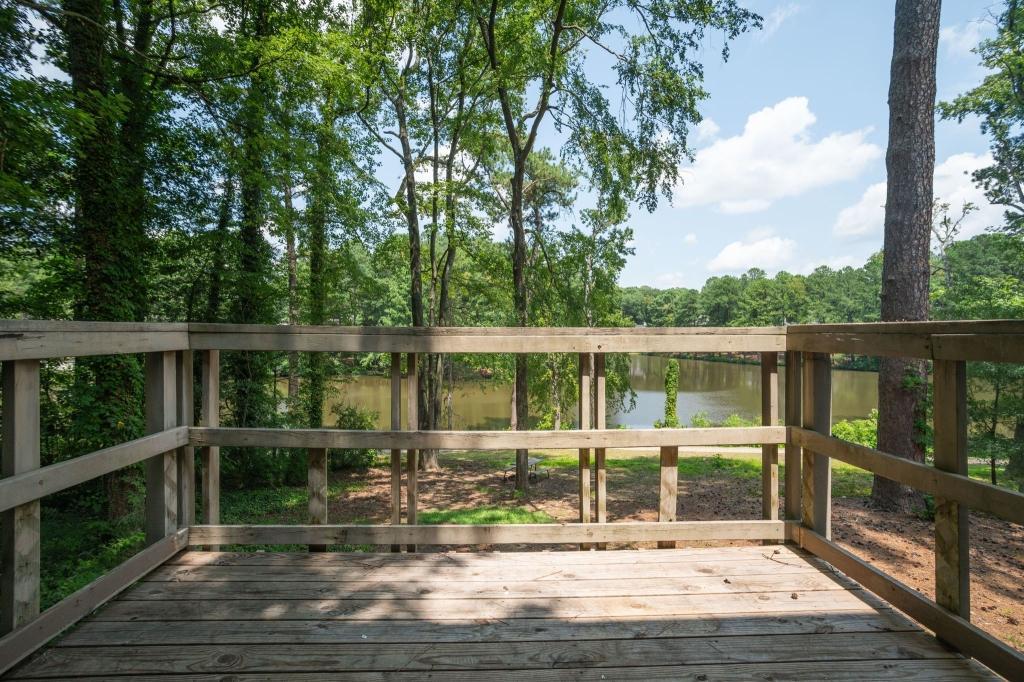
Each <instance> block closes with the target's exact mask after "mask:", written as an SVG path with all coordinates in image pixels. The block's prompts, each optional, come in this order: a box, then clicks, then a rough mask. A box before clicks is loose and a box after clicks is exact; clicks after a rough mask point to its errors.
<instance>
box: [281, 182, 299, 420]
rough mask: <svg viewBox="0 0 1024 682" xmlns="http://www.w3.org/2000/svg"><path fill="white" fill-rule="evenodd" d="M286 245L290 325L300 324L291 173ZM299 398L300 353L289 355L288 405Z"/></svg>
mask: <svg viewBox="0 0 1024 682" xmlns="http://www.w3.org/2000/svg"><path fill="white" fill-rule="evenodd" d="M283 195H284V225H283V226H282V227H284V243H285V259H286V260H287V261H288V324H291V325H295V324H298V323H299V274H298V256H297V254H296V251H295V212H294V207H293V206H292V179H291V175H290V172H288V173H285V177H284V187H283ZM298 398H299V353H298V351H290V352H289V353H288V404H289V405H295V402H296V401H297V400H298Z"/></svg>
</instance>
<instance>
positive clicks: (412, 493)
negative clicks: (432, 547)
mask: <svg viewBox="0 0 1024 682" xmlns="http://www.w3.org/2000/svg"><path fill="white" fill-rule="evenodd" d="M405 364H406V371H407V373H408V376H407V377H406V381H407V382H408V383H407V384H406V391H407V392H408V395H407V396H406V404H407V407H406V410H407V411H408V414H406V415H405V421H406V424H408V429H409V430H410V431H418V430H419V403H418V399H419V390H418V389H419V387H418V385H417V381H418V378H417V377H418V373H417V369H416V353H409V354H407V355H406V356H405ZM405 466H406V476H407V478H408V481H407V483H406V496H407V498H408V499H407V500H406V513H405V517H406V519H405V520H406V523H408V524H409V525H410V526H415V525H416V497H417V494H418V490H417V488H418V481H417V476H418V475H419V451H417V450H415V449H411V450H409V451H408V452H407V453H406V460H405ZM405 549H406V551H408V552H415V551H416V545H407V546H406V548H405Z"/></svg>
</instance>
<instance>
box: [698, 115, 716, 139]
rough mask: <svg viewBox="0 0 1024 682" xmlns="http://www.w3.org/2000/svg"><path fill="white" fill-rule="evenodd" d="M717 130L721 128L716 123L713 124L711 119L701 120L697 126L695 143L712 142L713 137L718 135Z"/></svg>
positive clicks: (713, 121)
mask: <svg viewBox="0 0 1024 682" xmlns="http://www.w3.org/2000/svg"><path fill="white" fill-rule="evenodd" d="M719 130H721V128H720V127H719V126H718V124H717V123H715V120H714V119H713V118H703V119H701V121H700V123H698V124H697V135H696V141H697V142H698V143H699V142H707V141H709V140H713V139H714V138H715V136H716V135H718V131H719Z"/></svg>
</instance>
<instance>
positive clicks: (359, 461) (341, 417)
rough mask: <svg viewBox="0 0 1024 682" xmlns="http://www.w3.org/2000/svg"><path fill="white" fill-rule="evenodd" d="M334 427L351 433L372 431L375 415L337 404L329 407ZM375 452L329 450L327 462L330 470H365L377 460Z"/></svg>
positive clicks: (367, 411)
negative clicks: (333, 419)
mask: <svg viewBox="0 0 1024 682" xmlns="http://www.w3.org/2000/svg"><path fill="white" fill-rule="evenodd" d="M331 414H333V415H334V417H335V422H334V426H335V428H339V429H346V430H351V431H373V430H374V429H376V428H377V413H376V412H374V411H372V410H364V409H362V408H360V407H357V406H355V405H348V404H346V403H337V404H335V405H334V406H333V407H331ZM377 454H378V453H377V450H352V449H348V448H343V449H338V450H331V451H330V453H329V457H328V461H329V462H330V463H331V468H332V469H365V468H367V467H368V466H370V465H371V464H373V461H374V460H375V459H376V458H377Z"/></svg>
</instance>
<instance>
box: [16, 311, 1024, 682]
mask: <svg viewBox="0 0 1024 682" xmlns="http://www.w3.org/2000/svg"><path fill="white" fill-rule="evenodd" d="M233 350H248V351H311V352H315V351H327V352H381V353H390V354H391V389H392V390H391V396H392V409H391V430H389V431H342V430H337V429H261V428H221V427H220V425H219V421H218V418H219V365H220V358H219V355H220V352H221V351H233ZM682 352H718V353H729V352H733V353H735V352H743V353H759V354H760V355H761V376H762V423H763V424H764V425H763V426H759V427H747V428H712V429H697V428H692V429H657V430H655V429H643V430H619V429H607V428H605V426H606V425H605V400H604V367H605V356H606V354H607V353H682ZM780 352H784V353H785V356H786V358H785V372H786V410H785V416H784V425H781V426H780V425H778V421H779V419H778V390H779V384H778V367H779V363H778V354H779V353H780ZM118 353H144V354H145V358H146V360H145V366H146V389H145V395H146V429H147V432H148V433H149V435H147V436H145V437H143V438H139V439H136V440H133V441H130V442H127V443H123V444H120V445H116V446H113V447H110V448H107V449H104V450H100V451H97V452H93V453H90V454H87V455H83V456H81V457H77V458H75V459H71V460H68V461H64V462H60V463H58V464H52V465H49V466H45V467H41V466H40V452H39V447H40V446H39V442H40V439H39V435H40V434H39V400H40V385H39V369H40V360H43V359H48V358H61V357H67V356H75V357H82V356H90V355H109V354H118ZM193 353H198V354H199V361H200V363H201V365H202V373H201V376H202V380H201V383H200V392H201V396H200V398H201V405H202V409H201V415H200V418H199V424H198V425H196V424H193V423H192V415H193V408H192V406H193V396H192V390H193V381H192V376H193V375H192V368H193V362H194V358H193ZM424 353H575V354H578V355H579V368H580V377H579V378H580V387H581V394H580V395H581V399H580V401H579V404H580V414H579V417H580V421H579V424H580V428H579V429H577V430H574V431H517V432H511V431H434V432H425V431H418V430H416V428H415V423H414V422H409V423H407V425H406V428H405V429H404V430H403V429H402V425H401V411H400V409H399V407H400V404H401V400H402V386H403V384H405V385H406V389H405V393H406V396H405V398H406V400H407V401H408V405H407V414H408V415H413V416H414V415H416V413H417V410H416V403H415V401H416V390H415V368H416V363H417V358H418V356H419V355H421V354H424ZM834 353H853V354H857V355H869V356H870V355H874V356H904V357H914V358H926V359H931V360H933V361H934V370H933V376H934V400H935V409H934V421H935V424H934V427H935V458H934V459H935V465H934V466H930V465H927V464H921V463H916V462H911V461H909V460H905V459H902V458H900V457H896V456H894V455H891V454H887V453H884V452H880V451H877V450H873V449H871V448H866V447H863V446H860V445H856V444H852V443H848V442H845V441H842V440H839V439H836V438H833V437H832V436H831V435H830V423H831V360H830V355H831V354H834ZM402 354H405V355H406V363H405V364H406V367H407V370H408V372H407V374H406V376H405V377H403V376H402V372H401V368H402V357H401V356H402ZM967 360H992V361H1004V362H1024V322H1017V321H983V322H949V323H946V322H941V323H939V322H936V323H931V322H928V323H884V324H866V325H800V326H791V327H788V328H755V329H745V328H721V329H717V328H713V329H708V328H695V329H520V328H505V329H501V328H497V329H467V328H441V329H438V328H433V329H404V328H403V329H393V328H346V327H285V326H246V325H212V324H190V325H185V324H137V323H71V322H35V321H3V322H0V361H2V362H3V471H2V473H3V476H5V478H0V512H2V513H3V515H4V516H3V519H2V522H0V526H2V529H3V543H2V554H0V562H2V563H0V570H2V576H3V585H2V587H3V589H2V598H0V601H2V604H0V613H2V620H0V633H6V634H4V635H3V637H2V638H0V671H3V670H6V669H8V668H9V667H10V666H12V665H14V664H15V663H17V662H18V661H19V660H21V659H22V658H24V657H25V656H26V655H28V654H29V653H31V652H32V651H33V650H35V649H37V648H38V647H39V646H41V645H42V644H44V643H45V642H46V641H47V640H49V639H50V638H52V637H53V636H54V635H55V634H57V633H59V632H60V631H61V630H62V629H64V628H66V627H67V626H69V625H71V624H72V623H74V622H75V621H76V620H78V619H79V618H81V617H82V616H84V615H86V614H87V613H89V612H90V611H91V610H93V609H95V608H96V607H97V606H99V605H100V604H102V603H104V602H105V601H107V600H109V599H110V598H112V597H113V596H115V595H116V594H117V593H119V592H120V591H121V590H123V589H125V588H126V587H127V586H129V585H130V584H131V583H133V582H134V581H135V580H137V579H139V578H140V577H142V576H143V575H145V574H146V573H147V572H149V571H151V570H152V569H154V568H155V567H157V566H159V565H160V564H161V563H163V562H164V561H166V560H167V559H168V558H169V557H171V556H172V555H173V554H174V553H176V552H178V551H179V550H180V549H182V548H184V547H187V546H202V547H217V546H219V545H222V544H253V543H258V544H304V545H308V546H309V547H310V549H311V550H323V549H325V548H326V546H327V545H329V544H369V545H378V546H385V547H387V546H390V547H391V549H392V550H398V549H399V548H400V546H401V545H406V546H408V547H409V548H410V549H414V548H415V546H416V545H423V544H429V545H450V544H509V543H514V544H520V543H527V544H531V543H571V544H579V545H581V546H582V547H585V548H586V547H590V546H592V545H597V547H598V548H599V549H600V548H603V547H604V546H605V545H606V544H607V543H610V542H625V543H630V542H641V541H650V542H658V543H659V546H665V545H674V543H675V542H677V541H687V540H768V541H776V542H778V541H782V540H788V541H791V542H794V543H797V544H799V545H800V546H802V547H804V548H805V549H807V550H808V551H810V552H811V553H813V554H815V555H817V556H819V557H821V558H823V559H825V560H826V561H828V562H830V563H832V564H833V565H835V566H836V567H837V568H839V569H840V570H842V571H844V572H845V573H847V574H848V575H850V576H851V577H852V578H854V579H856V580H858V581H859V582H860V583H861V584H863V585H864V586H865V587H867V588H868V589H870V590H872V591H874V592H876V593H877V594H879V595H880V596H882V597H883V598H885V599H887V600H889V601H890V602H892V603H893V604H894V605H895V606H897V607H898V608H900V609H902V610H904V611H906V612H907V613H908V614H909V615H911V616H912V617H914V618H916V619H917V620H918V621H920V622H921V623H922V624H924V625H925V626H927V627H929V628H931V629H932V630H934V631H935V632H936V634H937V635H938V636H939V637H941V638H942V639H943V640H945V641H946V642H948V643H950V644H951V645H952V646H954V647H956V648H958V649H959V650H961V651H962V652H964V653H965V654H967V655H969V656H973V657H976V658H977V659H978V660H980V661H981V662H983V663H985V664H986V665H988V666H989V667H991V668H992V669H993V670H995V671H996V672H998V673H1000V674H1002V675H1005V676H1007V677H1010V678H1012V679H1013V678H1024V657H1022V656H1021V654H1020V653H1018V652H1016V651H1015V650H1013V649H1012V648H1010V647H1008V646H1006V645H1005V644H1003V643H1002V642H1000V641H999V640H997V639H995V638H994V637H992V636H991V635H989V634H987V633H986V632H984V631H983V630H981V629H979V628H978V627H976V626H975V625H973V624H972V623H971V622H970V618H969V616H970V606H969V604H970V581H969V579H968V576H969V560H968V551H967V550H968V530H969V529H968V519H967V510H968V509H975V510H978V511H983V512H986V513H989V514H992V515H995V516H998V517H1001V518H1003V519H1006V520H1009V521H1011V522H1014V523H1020V524H1024V495H1021V494H1020V493H1016V492H1013V491H1010V490H1007V489H1004V488H999V487H996V486H992V485H989V484H986V483H982V482H979V481H975V480H972V479H970V478H968V477H967V475H966V474H967V446H966V433H967V415H966V361H967ZM592 373H593V377H594V386H593V387H591V386H590V378H591V374H592ZM751 443H754V444H761V446H762V460H763V461H762V464H763V466H762V498H763V504H762V514H761V516H762V518H760V519H752V520H746V521H724V520H723V521H704V522H681V521H677V520H676V519H675V510H676V508H677V499H676V495H677V489H678V485H677V476H678V467H677V460H678V450H679V448H680V447H685V446H693V445H738V444H751ZM780 444H785V445H786V449H785V463H786V476H785V481H784V486H785V509H784V519H781V520H780V519H779V513H778V507H779V490H778V486H779V478H778V446H779V445H780ZM221 447H282V448H304V449H306V450H307V451H308V453H309V468H308V470H309V519H310V523H309V524H306V525H300V526H253V525H242V526H226V525H222V524H220V522H219V521H220V514H219V509H220V502H219V492H220V485H219V481H220V473H219V465H220V459H219V448H221ZM630 447H657V448H659V449H660V453H661V455H660V458H661V480H660V504H659V523H645V522H615V523H609V522H608V519H607V512H606V500H607V490H606V480H607V479H606V475H605V451H606V449H607V448H630ZM194 448H197V449H198V453H199V455H200V457H199V461H200V466H201V469H202V471H201V475H200V476H199V477H198V479H199V480H200V481H201V482H202V490H201V492H200V493H199V494H200V495H201V498H202V506H201V508H202V519H201V521H202V522H201V523H198V524H197V523H196V519H195V518H194V517H195V508H196V495H197V492H196V490H195V482H196V480H197V476H196V472H195V471H194V462H195V457H194V450H193V449H194ZM331 448H373V449H380V450H387V451H390V454H391V493H392V495H391V523H390V524H387V525H359V526H353V525H332V524H330V523H328V518H327V450H328V449H331ZM515 448H534V449H535V448H569V449H576V450H578V451H579V474H580V475H579V481H580V491H579V522H578V523H565V524H529V525H486V526H483V525H481V526H461V525H460V526H455V525H417V524H416V520H417V468H418V467H417V453H418V451H419V450H423V449H490V450H495V449H501V450H504V449H515ZM403 450H405V451H406V460H405V462H404V465H405V466H404V474H405V478H406V503H405V520H406V523H404V524H403V523H402V522H401V521H402V495H401V483H402V476H403V461H402V457H401V453H402V451H403ZM591 451H593V459H591ZM831 459H839V460H841V461H844V462H847V463H850V464H853V465H855V466H858V467H861V468H864V469H867V470H869V471H872V472H874V473H877V474H879V475H882V476H885V477H886V478H890V479H892V480H895V481H899V482H901V483H904V484H907V485H910V486H912V487H915V488H917V489H919V490H921V491H923V492H926V493H930V494H932V495H934V496H935V500H936V519H935V535H936V537H935V555H936V563H935V566H936V599H935V601H932V600H930V599H927V598H926V597H924V596H923V595H921V594H920V593H918V592H917V591H915V590H913V589H911V588H909V587H907V586H905V585H903V584H902V583H900V582H899V581H897V580H895V579H894V578H892V577H891V576H888V575H886V574H884V573H883V572H881V571H879V570H878V569H876V568H874V567H873V566H871V565H869V564H868V563H866V562H864V561H863V560H861V559H859V558H858V557H856V556H854V555H853V554H851V553H849V552H847V551H846V550H844V549H842V548H841V547H839V546H838V545H836V544H835V543H833V542H832V540H831V528H830V519H831V490H830V488H831V478H830V477H831V466H830V460H831ZM139 462H144V463H145V469H146V503H145V504H146V514H145V518H146V539H147V544H148V546H147V547H146V549H144V550H143V551H141V552H139V553H138V554H137V555H135V556H134V557H133V558H131V559H129V560H128V561H126V562H125V563H123V564H121V565H120V566H118V567H117V568H116V569H114V570H113V571H111V572H110V573H108V574H106V575H104V576H102V577H100V578H99V579H97V580H96V581H95V582H93V583H91V584H90V585H88V586H87V587H85V588H83V589H81V590H79V591H78V592H76V593H75V594H73V595H71V596H70V597H68V598H66V599H65V600H63V601H61V602H59V603H58V604H56V605H54V606H52V607H51V608H49V609H47V610H46V611H45V612H43V613H40V612H39V590H40V588H39V584H40V556H39V551H40V550H39V548H40V544H39V534H40V513H39V500H40V499H41V498H42V497H45V496H46V495H50V494H53V493H56V492H59V491H61V490H64V489H67V488H69V487H72V486H75V485H78V484H80V483H84V482H86V481H89V480H92V479H94V478H96V477H98V476H102V475H104V474H108V473H111V472H114V471H117V470H118V469H121V468H124V467H126V466H130V465H133V464H136V463H139ZM592 479H593V482H594V488H595V490H594V491H593V503H592V502H591V497H592V495H591V491H590V485H591V480H592ZM592 505H593V506H592Z"/></svg>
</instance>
